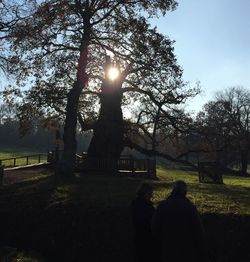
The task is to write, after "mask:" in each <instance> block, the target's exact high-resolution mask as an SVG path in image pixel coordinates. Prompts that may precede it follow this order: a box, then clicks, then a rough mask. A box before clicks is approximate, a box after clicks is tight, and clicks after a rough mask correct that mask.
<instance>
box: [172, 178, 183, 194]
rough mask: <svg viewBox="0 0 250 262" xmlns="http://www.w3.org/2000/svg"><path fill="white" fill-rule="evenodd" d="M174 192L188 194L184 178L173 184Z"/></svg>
mask: <svg viewBox="0 0 250 262" xmlns="http://www.w3.org/2000/svg"><path fill="white" fill-rule="evenodd" d="M172 194H174V195H180V196H186V194H187V184H186V183H185V182H184V181H183V180H176V181H175V182H174V183H173V185H172Z"/></svg>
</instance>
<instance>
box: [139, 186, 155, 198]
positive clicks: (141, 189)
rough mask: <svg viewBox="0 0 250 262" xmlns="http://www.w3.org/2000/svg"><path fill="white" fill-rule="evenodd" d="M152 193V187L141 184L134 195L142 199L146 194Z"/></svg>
mask: <svg viewBox="0 0 250 262" xmlns="http://www.w3.org/2000/svg"><path fill="white" fill-rule="evenodd" d="M152 191H153V186H152V185H150V184H148V183H142V184H141V185H140V186H139V188H138V190H137V192H136V195H137V196H139V197H144V196H145V195H146V194H147V193H148V192H152Z"/></svg>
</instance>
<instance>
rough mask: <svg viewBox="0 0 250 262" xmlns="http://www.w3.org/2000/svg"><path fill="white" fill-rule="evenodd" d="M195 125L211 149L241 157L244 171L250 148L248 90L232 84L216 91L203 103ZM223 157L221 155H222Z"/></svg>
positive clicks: (249, 103) (244, 170)
mask: <svg viewBox="0 0 250 262" xmlns="http://www.w3.org/2000/svg"><path fill="white" fill-rule="evenodd" d="M197 123H198V126H199V127H200V130H201V131H202V133H203V135H205V136H204V137H206V139H207V143H208V144H209V145H210V148H212V149H213V150H218V151H221V152H223V154H224V157H225V156H228V157H229V155H230V152H233V153H234V154H238V155H239V158H240V159H241V171H240V172H241V174H242V175H247V167H248V159H249V150H250V91H249V90H248V89H245V88H242V87H232V88H228V89H226V90H224V91H221V92H218V93H217V95H216V96H215V99H214V100H212V101H210V102H208V103H207V104H206V105H205V106H204V110H203V112H202V113H200V114H199V118H198V122H197ZM221 157H222V156H221Z"/></svg>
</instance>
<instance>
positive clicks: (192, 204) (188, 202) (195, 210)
mask: <svg viewBox="0 0 250 262" xmlns="http://www.w3.org/2000/svg"><path fill="white" fill-rule="evenodd" d="M185 202H186V205H187V206H188V207H189V209H190V210H192V211H193V212H197V207H196V205H195V204H194V203H193V202H192V201H191V200H190V199H188V198H187V197H185Z"/></svg>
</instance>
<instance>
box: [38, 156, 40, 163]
mask: <svg viewBox="0 0 250 262" xmlns="http://www.w3.org/2000/svg"><path fill="white" fill-rule="evenodd" d="M40 162H41V155H40V154H39V155H38V163H40Z"/></svg>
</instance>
